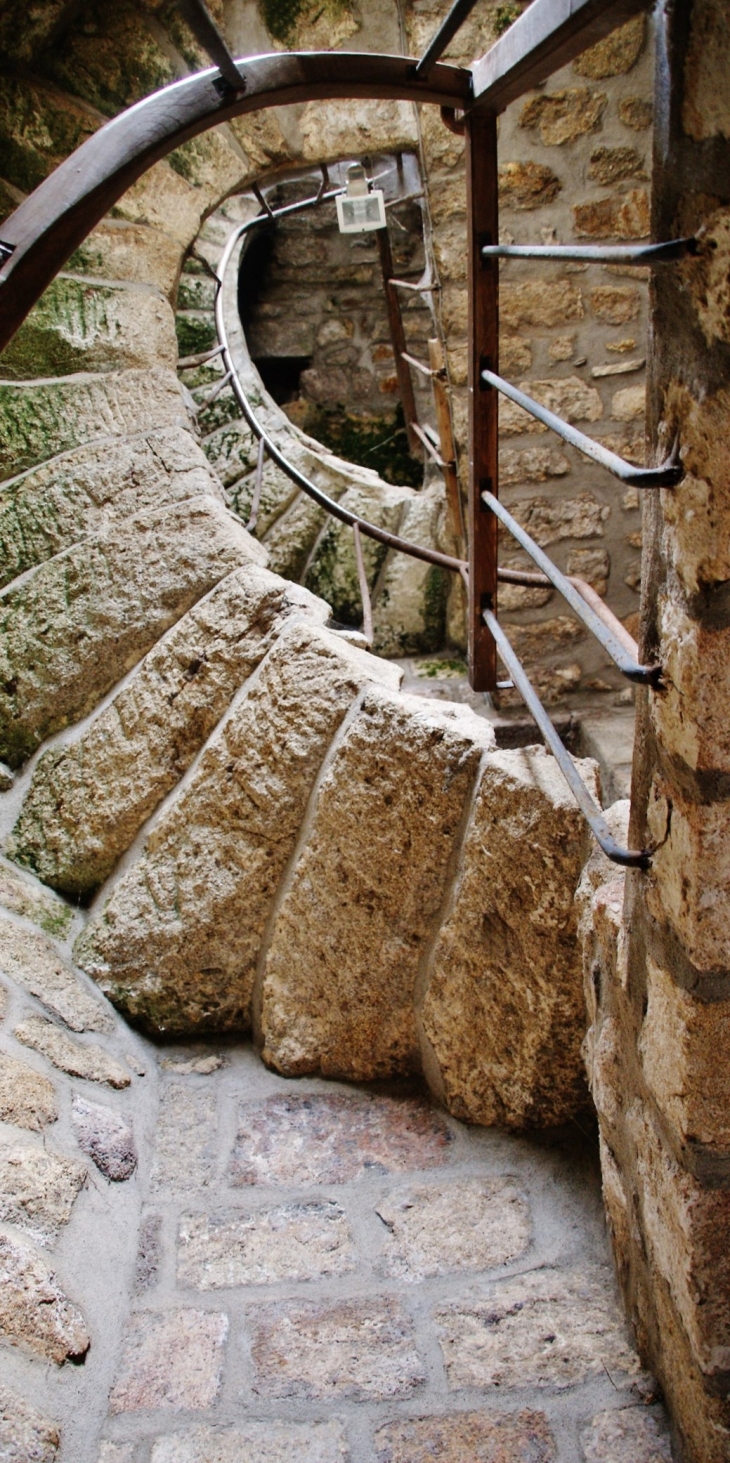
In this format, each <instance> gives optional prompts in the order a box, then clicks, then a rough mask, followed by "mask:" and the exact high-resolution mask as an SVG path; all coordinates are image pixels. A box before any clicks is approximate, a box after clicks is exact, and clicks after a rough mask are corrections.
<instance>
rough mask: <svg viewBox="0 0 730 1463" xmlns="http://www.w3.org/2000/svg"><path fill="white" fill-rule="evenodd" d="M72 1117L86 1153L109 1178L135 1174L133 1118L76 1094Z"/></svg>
mask: <svg viewBox="0 0 730 1463" xmlns="http://www.w3.org/2000/svg"><path fill="white" fill-rule="evenodd" d="M71 1119H72V1122H73V1127H74V1132H75V1134H76V1141H77V1143H78V1145H79V1148H80V1149H81V1151H82V1153H87V1154H88V1156H89V1158H92V1159H93V1161H94V1163H95V1164H96V1166H97V1168H98V1169H100V1170H101V1172H102V1173H103V1174H105V1175H106V1177H107V1178H108V1179H112V1180H113V1182H115V1183H119V1182H121V1181H122V1180H123V1179H128V1178H130V1177H131V1175H132V1174H133V1173H134V1170H135V1168H136V1167H137V1149H136V1148H135V1144H134V1131H133V1128H132V1121H131V1119H130V1118H127V1117H124V1116H123V1115H122V1114H121V1113H118V1112H115V1111H114V1109H113V1108H110V1107H102V1106H101V1104H100V1103H96V1102H87V1101H86V1098H85V1097H80V1096H79V1094H78V1093H74V1098H73V1102H72V1105H71Z"/></svg>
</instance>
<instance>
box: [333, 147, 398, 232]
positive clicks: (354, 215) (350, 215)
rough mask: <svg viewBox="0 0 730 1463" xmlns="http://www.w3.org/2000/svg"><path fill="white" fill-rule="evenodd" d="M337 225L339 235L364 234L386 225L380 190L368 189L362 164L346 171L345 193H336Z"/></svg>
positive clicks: (383, 202)
mask: <svg viewBox="0 0 730 1463" xmlns="http://www.w3.org/2000/svg"><path fill="white" fill-rule="evenodd" d="M335 203H336V205H337V223H338V225H339V230H340V233H341V234H364V233H367V232H368V231H369V230H371V229H384V228H385V225H386V217H385V201H384V195H383V193H382V191H381V189H380V188H373V189H372V191H371V190H370V189H369V187H368V179H367V174H366V172H365V169H364V167H363V166H362V163H355V164H354V165H353V166H352V167H351V168H348V169H347V191H346V192H345V193H338V194H337V197H336V199H335Z"/></svg>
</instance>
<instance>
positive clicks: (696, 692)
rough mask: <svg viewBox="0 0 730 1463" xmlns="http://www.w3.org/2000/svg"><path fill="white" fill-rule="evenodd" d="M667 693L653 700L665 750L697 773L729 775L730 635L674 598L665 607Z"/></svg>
mask: <svg viewBox="0 0 730 1463" xmlns="http://www.w3.org/2000/svg"><path fill="white" fill-rule="evenodd" d="M660 633H661V642H660V646H661V648H660V660H661V663H662V666H663V668H664V678H665V681H666V688H667V689H666V693H665V694H664V695H663V696H656V697H653V698H652V706H651V714H652V720H653V722H654V725H655V727H656V730H657V732H658V734H659V737H660V738H661V743H662V746H663V747H664V748H665V749H666V751H667V752H669V753H670V754H671V755H672V756H674V757H679V758H681V760H682V761H683V762H686V764H687V766H688V767H692V768H693V769H694V770H695V771H711V770H712V769H715V770H716V771H718V772H728V771H730V727H729V726H728V718H727V713H726V707H727V700H726V697H727V696H728V695H730V684H729V683H728V678H729V677H730V632H729V631H728V630H712V629H705V628H704V626H702V625H701V624H699V623H698V622H697V621H696V620H693V619H691V618H690V616H689V615H687V614H685V612H684V610H683V609H682V607H681V605H679V604H676V603H675V602H674V601H672V600H670V599H663V600H662V602H661V604H660Z"/></svg>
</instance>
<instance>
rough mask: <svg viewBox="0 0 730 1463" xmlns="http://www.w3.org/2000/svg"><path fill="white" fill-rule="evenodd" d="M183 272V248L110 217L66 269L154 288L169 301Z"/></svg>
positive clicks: (161, 234) (155, 232)
mask: <svg viewBox="0 0 730 1463" xmlns="http://www.w3.org/2000/svg"><path fill="white" fill-rule="evenodd" d="M179 268H180V246H179V244H177V243H176V242H175V240H174V239H172V238H170V235H169V234H167V233H164V232H163V231H162V230H161V229H151V228H150V227H149V226H148V225H147V224H136V223H130V222H128V221H127V220H126V219H121V218H109V216H108V215H107V217H106V218H103V219H102V220H101V223H98V224H97V226H96V228H95V229H92V231H91V233H90V234H87V236H86V238H85V239H84V242H83V244H80V245H79V247H78V249H77V250H76V251H75V253H74V254H72V255H71V258H70V260H69V262H68V264H67V265H66V269H67V270H68V271H69V273H75V274H82V275H86V276H89V275H91V277H92V278H98V279H114V280H127V281H128V282H129V283H130V284H145V285H153V286H154V288H155V289H157V290H159V291H160V293H161V294H163V295H166V296H167V298H168V299H171V298H172V296H173V291H174V288H175V282H176V280H177V277H178V270H179Z"/></svg>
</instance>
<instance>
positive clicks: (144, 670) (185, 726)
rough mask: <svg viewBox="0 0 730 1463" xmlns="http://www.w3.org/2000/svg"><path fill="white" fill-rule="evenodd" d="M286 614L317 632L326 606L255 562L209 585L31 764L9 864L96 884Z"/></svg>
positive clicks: (82, 888) (74, 888) (69, 887)
mask: <svg viewBox="0 0 730 1463" xmlns="http://www.w3.org/2000/svg"><path fill="white" fill-rule="evenodd" d="M292 614H299V615H304V616H311V618H312V619H313V620H315V621H320V622H324V621H325V620H326V619H327V617H328V607H327V605H325V604H323V603H322V602H321V601H317V600H315V599H313V598H312V596H311V595H309V594H308V593H307V591H306V590H304V589H300V588H299V586H297V585H291V584H286V583H285V582H284V581H283V580H281V579H279V578H277V577H276V576H275V575H273V574H270V573H269V571H268V570H266V569H262V568H261V567H260V566H259V565H256V564H247V565H246V567H245V568H243V569H238V570H236V571H234V573H233V574H229V575H228V576H227V577H226V578H225V579H223V580H222V581H221V582H220V583H219V584H218V585H216V587H215V589H214V590H213V591H212V592H211V593H210V594H208V595H207V596H206V597H205V598H204V599H202V600H200V601H198V603H197V604H196V605H195V606H194V607H193V608H192V609H191V610H189V611H188V613H187V614H186V615H184V616H183V618H182V619H181V620H179V621H178V623H177V624H176V625H175V626H174V627H173V629H172V630H170V631H168V633H167V635H166V636H165V637H164V638H163V639H162V640H160V641H158V643H157V645H156V646H155V647H154V649H153V650H152V651H150V653H149V655H148V656H147V657H146V659H145V660H144V661H143V662H142V663H141V665H140V666H139V667H138V668H137V670H136V671H135V672H134V674H133V676H132V679H131V680H130V681H128V682H127V683H126V684H125V686H124V687H123V689H122V690H121V691H120V692H119V694H118V695H117V696H115V698H114V700H113V701H112V703H111V704H110V706H108V707H107V708H106V709H105V710H104V711H103V712H102V714H101V716H99V717H97V718H96V720H95V721H94V722H93V723H92V724H91V726H90V727H88V728H87V729H86V730H85V731H84V732H83V733H82V735H81V736H80V737H79V738H78V739H77V740H76V741H74V742H72V743H67V744H66V745H64V746H62V747H58V748H54V749H53V750H51V751H49V752H46V753H44V755H43V756H42V757H41V759H40V762H39V763H38V764H37V766H36V768H35V770H34V774H33V780H32V783H31V787H30V789H29V792H28V796H27V797H26V800H25V803H24V805H23V809H22V812H21V815H20V818H19V820H18V822H17V824H16V826H15V829H14V832H13V834H12V836H11V839H10V842H9V845H8V847H9V850H10V851H11V852H12V854H13V856H14V857H15V858H18V859H20V860H22V861H23V862H24V863H29V864H31V865H32V866H33V868H34V869H35V871H36V872H37V873H38V874H39V875H40V876H41V877H42V878H43V879H44V880H45V881H46V882H47V883H49V884H53V885H54V886H55V887H57V888H62V889H64V890H65V891H67V892H69V893H77V894H83V893H86V892H88V891H89V890H90V889H93V888H94V887H96V886H97V885H98V884H101V883H102V882H103V880H104V879H105V878H106V876H107V875H108V874H109V873H111V871H112V869H113V867H114V865H115V863H116V862H117V860H118V859H119V858H120V857H121V855H122V853H123V852H124V851H125V849H126V848H128V847H129V845H130V844H131V842H132V840H133V838H134V836H135V834H136V833H137V831H138V830H139V828H140V827H141V826H142V823H143V822H144V821H145V819H146V818H148V817H149V815H150V813H151V812H152V811H153V809H154V808H155V807H156V806H157V804H158V803H159V802H161V800H162V798H163V797H164V795H165V793H167V792H169V790H170V788H171V787H173V786H174V785H175V783H176V782H177V781H178V780H179V778H180V777H181V776H182V774H183V772H184V771H185V770H186V768H187V767H188V766H189V765H190V763H191V762H192V760H193V757H194V755H195V753H196V752H197V751H198V750H199V748H200V746H201V745H202V744H203V743H204V741H205V740H206V738H207V737H208V736H209V735H210V733H211V732H212V731H213V728H214V727H215V725H216V723H217V722H218V721H219V720H220V718H221V716H222V715H223V713H224V712H225V711H226V709H227V707H228V705H229V703H230V702H231V701H232V699H233V696H234V694H235V693H236V691H238V690H239V688H240V686H241V685H242V684H243V682H244V681H245V680H246V679H247V678H248V676H250V675H251V673H252V671H253V670H254V669H255V668H256V666H257V664H258V663H259V661H260V660H261V659H262V658H263V656H264V655H265V654H266V652H267V650H268V649H269V648H270V646H271V644H272V643H273V642H274V640H275V638H276V636H277V633H278V632H279V631H280V629H281V627H282V625H283V623H284V621H285V620H286V618H287V617H288V616H290V615H292ZM100 790H103V795H102V796H101V797H100V795H99V794H100Z"/></svg>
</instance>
